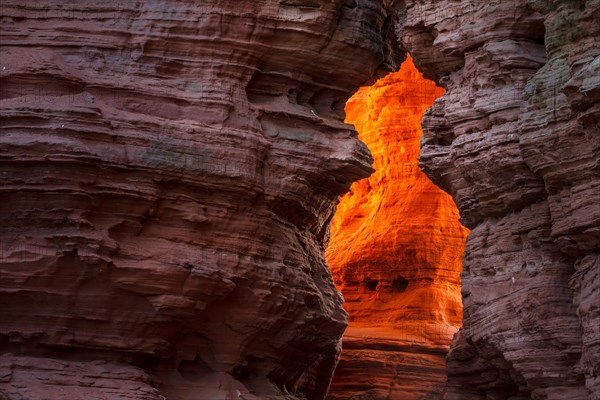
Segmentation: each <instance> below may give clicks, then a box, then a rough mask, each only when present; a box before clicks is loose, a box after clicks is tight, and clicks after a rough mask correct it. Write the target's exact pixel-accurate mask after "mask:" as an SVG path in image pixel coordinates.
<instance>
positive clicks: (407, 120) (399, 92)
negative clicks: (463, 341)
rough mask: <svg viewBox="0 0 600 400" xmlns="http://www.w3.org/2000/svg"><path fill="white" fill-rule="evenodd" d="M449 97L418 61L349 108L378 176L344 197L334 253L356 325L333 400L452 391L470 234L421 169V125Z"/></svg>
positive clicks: (366, 90) (330, 257) (331, 259)
mask: <svg viewBox="0 0 600 400" xmlns="http://www.w3.org/2000/svg"><path fill="white" fill-rule="evenodd" d="M442 93H443V90H442V89H441V88H439V87H436V86H435V84H434V83H433V82H431V81H427V80H425V79H423V78H422V76H421V74H420V73H419V72H418V71H417V70H416V68H415V67H414V65H413V63H412V60H411V59H410V58H409V59H408V60H407V61H405V62H404V63H403V64H402V67H401V68H400V71H399V72H396V73H391V74H389V75H388V76H386V77H384V78H382V79H380V80H379V81H377V82H376V83H375V84H374V85H372V86H370V87H363V88H361V89H360V90H359V91H358V92H357V93H356V94H355V95H354V96H353V97H352V98H351V99H350V100H349V101H348V103H347V104H346V115H347V116H346V122H348V123H351V124H353V125H354V126H355V128H356V129H357V131H358V132H359V139H361V140H362V141H363V142H365V144H367V146H368V147H369V149H370V150H371V152H372V154H373V157H374V159H375V161H374V163H373V167H374V168H375V170H376V172H375V173H373V174H372V175H371V176H370V177H369V178H367V179H363V180H361V181H359V182H356V183H354V184H353V185H352V188H351V191H350V193H348V194H346V195H344V196H343V197H342V198H341V201H340V204H339V205H338V207H337V211H336V214H335V216H334V219H333V222H332V227H331V239H330V243H329V247H328V248H327V251H326V258H327V261H328V263H329V265H330V267H331V270H332V273H333V277H334V281H335V283H336V285H337V287H338V288H339V289H340V291H341V292H342V294H343V296H344V299H345V304H344V308H345V309H346V311H348V313H349V319H350V326H349V328H348V329H347V330H346V333H345V334H344V340H343V350H342V359H341V361H340V365H339V366H338V368H337V369H336V372H335V377H334V381H333V384H332V387H331V390H330V396H329V397H330V398H331V399H351V398H364V396H369V397H368V398H369V399H388V398H390V399H404V400H408V399H417V398H420V396H423V395H429V396H434V395H436V394H437V395H438V396H439V394H440V392H441V388H442V387H443V385H444V381H445V368H444V356H445V354H446V352H447V351H448V348H449V345H450V340H451V338H452V335H453V334H454V333H455V332H456V331H457V330H458V328H459V327H460V324H461V318H462V305H461V300H460V280H459V273H460V270H461V259H462V253H463V250H464V243H465V238H466V234H467V230H466V229H465V228H464V227H462V226H461V225H460V223H459V222H458V210H457V209H456V206H455V205H454V203H453V201H452V199H451V198H450V196H449V195H448V194H446V193H444V192H443V191H442V190H440V189H439V188H438V187H437V186H435V185H434V184H433V183H432V182H431V181H430V180H429V178H427V177H426V176H425V174H423V173H422V172H421V171H420V170H419V167H418V165H417V157H418V155H419V139H420V137H421V118H422V116H423V113H424V112H425V110H426V109H427V108H429V106H430V105H431V104H432V103H433V101H434V100H435V99H436V98H437V97H439V96H440V95H441V94H442Z"/></svg>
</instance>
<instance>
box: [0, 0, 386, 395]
mask: <svg viewBox="0 0 600 400" xmlns="http://www.w3.org/2000/svg"><path fill="white" fill-rule="evenodd" d="M361 5H362V6H361V7H358V6H357V4H355V3H353V2H348V1H341V0H339V1H328V2H312V1H305V2H301V1H276V0H262V1H247V2H243V3H241V2H239V1H237V0H230V1H227V0H223V1H209V2H207V1H202V2H198V1H192V0H154V1H142V2H133V1H124V2H123V1H101V2H98V1H91V0H83V1H77V2H68V3H64V4H63V3H59V2H55V1H50V0H48V1H35V2H33V1H25V2H23V1H13V0H5V1H2V4H1V9H2V13H1V15H2V17H1V18H2V24H1V38H2V40H1V44H2V47H1V49H0V52H1V53H0V77H1V79H2V94H1V100H0V101H1V103H0V105H1V107H2V117H3V119H2V131H1V135H0V171H1V172H0V204H2V206H1V207H0V226H1V227H2V229H1V230H0V243H1V246H0V274H1V275H0V349H1V353H2V355H1V356H0V357H1V362H0V368H1V372H0V377H1V378H0V391H1V393H2V395H3V396H6V397H8V398H10V399H41V398H47V397H48V396H50V397H56V398H58V397H62V398H69V399H79V398H86V399H87V398H90V396H95V397H96V398H115V397H119V398H132V399H134V398H136V399H147V398H158V395H159V394H162V395H164V396H166V397H167V398H177V399H186V398H192V397H193V398H205V399H226V398H227V399H229V398H232V399H237V398H241V397H240V396H243V398H245V399H268V398H301V399H306V398H308V399H319V398H323V397H324V395H325V393H326V390H327V387H328V385H329V382H330V378H331V374H332V371H333V369H334V366H335V364H336V362H337V358H338V354H339V340H340V337H341V335H342V332H343V330H344V328H345V326H346V318H347V317H346V313H345V312H344V311H343V309H342V307H341V298H340V296H339V294H338V292H337V291H336V290H335V287H334V285H333V281H332V279H331V274H330V272H329V270H328V268H327V266H326V264H325V260H324V257H323V241H324V237H325V233H326V231H327V229H328V224H329V220H330V218H331V215H332V212H333V206H334V201H335V200H336V199H337V196H338V195H339V194H341V193H344V192H346V191H347V190H348V188H349V186H350V183H351V182H352V181H354V180H356V179H359V178H363V177H366V176H367V175H368V174H369V173H370V172H371V167H370V161H371V159H370V155H369V152H368V150H367V148H366V147H365V146H364V145H363V144H362V143H361V142H359V141H358V140H357V138H356V133H355V132H354V131H353V130H352V129H351V127H349V126H348V125H345V124H344V123H343V122H342V120H343V107H344V104H345V101H346V100H347V98H348V97H349V95H350V94H351V93H352V92H354V90H356V88H357V87H358V86H359V85H360V84H363V83H364V82H365V81H366V80H368V79H371V78H372V77H373V76H374V75H377V74H379V73H380V72H381V71H383V70H387V69H389V68H392V69H393V68H396V67H397V66H396V61H395V59H396V58H397V55H396V54H395V53H394V48H395V47H394V34H393V32H392V31H391V27H392V25H391V24H390V23H389V21H390V18H391V14H390V13H391V11H390V5H389V2H387V1H362V2H361ZM103 360H110V362H107V361H103ZM92 386H94V387H93V388H92Z"/></svg>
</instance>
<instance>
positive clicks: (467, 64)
mask: <svg viewBox="0 0 600 400" xmlns="http://www.w3.org/2000/svg"><path fill="white" fill-rule="evenodd" d="M406 4H407V8H406V10H403V11H405V12H404V13H402V15H401V19H402V20H403V21H404V22H403V25H402V24H401V26H400V27H399V30H398V34H399V35H400V37H401V38H402V40H403V42H404V43H405V44H406V46H407V47H408V49H409V50H410V51H411V54H413V56H414V57H415V59H416V63H417V65H419V66H420V67H421V68H422V70H423V71H425V72H426V76H428V77H431V78H434V79H436V80H437V81H438V82H440V83H441V84H442V85H443V86H444V87H445V88H446V89H447V92H446V93H445V94H444V96H442V97H441V98H440V99H439V100H438V101H436V103H435V104H434V106H433V107H432V108H431V109H430V111H428V113H427V114H426V116H425V119H424V121H423V126H424V142H423V147H422V155H421V158H420V160H421V162H422V164H423V168H424V170H425V171H426V172H427V174H428V175H429V176H431V178H432V179H433V180H434V182H436V183H437V184H438V185H440V186H441V187H442V188H444V189H446V190H447V191H448V192H449V193H451V194H452V196H453V197H454V199H455V200H456V202H457V205H458V207H459V209H460V212H461V217H462V221H463V222H464V223H465V224H466V225H467V226H468V227H469V228H471V229H472V232H471V234H470V236H469V239H468V240H467V245H466V250H465V259H464V270H463V272H462V275H461V276H462V284H463V289H462V290H463V305H464V319H463V329H462V330H461V331H460V333H459V334H458V335H457V336H456V337H455V341H454V342H453V345H452V350H451V353H450V354H449V356H448V358H447V366H448V374H449V383H448V388H447V393H446V398H447V399H457V400H458V399H460V400H469V399H482V400H483V399H509V398H510V399H528V398H532V399H573V400H576V399H599V398H600V367H599V365H600V364H599V362H598V360H600V277H599V269H600V256H599V251H600V129H599V116H600V102H599V99H600V47H599V46H600V24H598V15H600V2H599V1H597V0H594V1H541V0H540V1H525V0H511V1H501V2H500V1H497V2H473V1H437V0H436V1H419V2H416V1H407V2H406Z"/></svg>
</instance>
